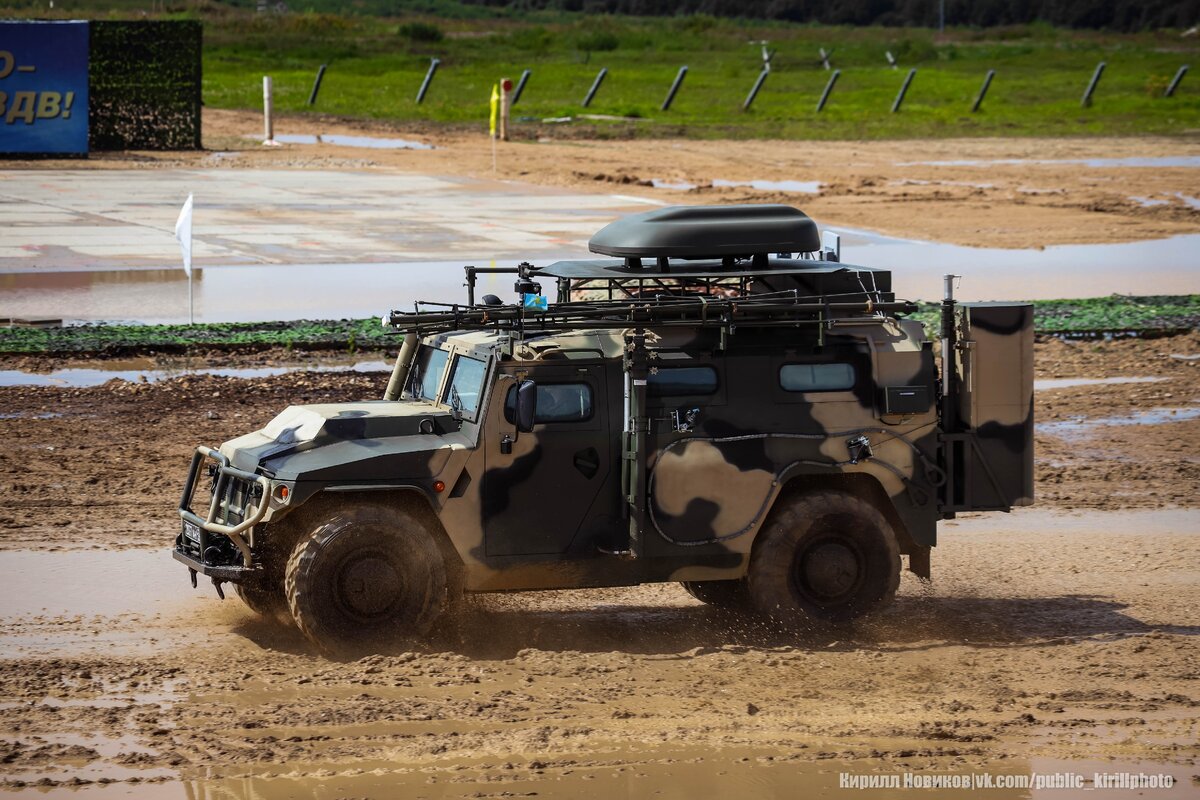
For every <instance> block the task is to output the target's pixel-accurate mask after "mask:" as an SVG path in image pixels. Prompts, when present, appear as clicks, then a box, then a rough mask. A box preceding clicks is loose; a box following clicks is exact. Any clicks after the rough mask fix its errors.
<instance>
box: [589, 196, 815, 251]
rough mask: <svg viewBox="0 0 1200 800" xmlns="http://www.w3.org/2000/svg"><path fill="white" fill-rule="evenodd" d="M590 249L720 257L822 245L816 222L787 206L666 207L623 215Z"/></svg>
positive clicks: (610, 225) (809, 248)
mask: <svg viewBox="0 0 1200 800" xmlns="http://www.w3.org/2000/svg"><path fill="white" fill-rule="evenodd" d="M588 247H589V249H591V251H592V252H593V253H600V254H601V255H606V256H617V257H620V258H685V259H698V258H723V257H727V256H754V255H769V254H774V253H815V252H817V251H818V250H820V249H821V237H820V235H819V234H818V232H817V224H816V223H815V222H813V221H812V220H811V219H810V218H809V217H808V215H806V214H805V213H804V212H803V211H801V210H800V209H798V208H792V207H791V206H785V205H757V206H669V207H667V208H658V209H655V210H653V211H646V212H644V213H641V214H631V215H629V216H626V217H621V218H620V219H618V220H617V221H615V222H612V223H610V224H608V225H606V226H605V227H603V228H601V229H600V230H599V231H598V232H597V233H596V235H595V236H593V237H592V239H591V241H590V242H588Z"/></svg>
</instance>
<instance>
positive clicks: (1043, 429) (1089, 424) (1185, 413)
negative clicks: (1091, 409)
mask: <svg viewBox="0 0 1200 800" xmlns="http://www.w3.org/2000/svg"><path fill="white" fill-rule="evenodd" d="M1194 419H1200V406H1190V407H1187V408H1152V409H1149V410H1147V411H1135V412H1133V413H1132V414H1128V415H1124V416H1119V417H1090V418H1089V417H1079V418H1076V419H1066V420H1056V421H1053V422H1039V423H1038V425H1037V429H1038V432H1039V433H1047V434H1049V435H1051V436H1059V437H1064V438H1071V437H1076V436H1094V435H1096V434H1097V433H1099V432H1100V430H1099V429H1101V428H1106V427H1113V428H1122V427H1126V426H1129V425H1170V424H1173V423H1176V422H1190V421H1192V420H1194Z"/></svg>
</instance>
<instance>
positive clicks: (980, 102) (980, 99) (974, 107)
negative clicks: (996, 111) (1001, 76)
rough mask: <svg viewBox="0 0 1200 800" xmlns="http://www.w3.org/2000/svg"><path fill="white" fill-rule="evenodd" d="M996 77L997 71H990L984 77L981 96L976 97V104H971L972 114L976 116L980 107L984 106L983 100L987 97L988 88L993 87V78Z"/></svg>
mask: <svg viewBox="0 0 1200 800" xmlns="http://www.w3.org/2000/svg"><path fill="white" fill-rule="evenodd" d="M994 77H996V70H994V69H989V70H988V71H987V75H984V76H983V86H980V87H979V94H977V95H976V96H975V102H974V103H972V104H971V113H972V114H974V113H975V112H976V111H978V110H979V106H981V105H983V98H984V97H986V96H987V90H988V87H989V86H991V85H992V78H994Z"/></svg>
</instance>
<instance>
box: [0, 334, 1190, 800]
mask: <svg viewBox="0 0 1200 800" xmlns="http://www.w3.org/2000/svg"><path fill="white" fill-rule="evenodd" d="M1173 354H1174V355H1176V356H1195V355H1196V354H1200V335H1196V334H1193V335H1190V336H1187V337H1176V338H1171V339H1158V340H1153V341H1148V342H1143V341H1123V342H1108V343H1064V342H1059V341H1053V342H1048V343H1042V344H1039V345H1038V377H1039V379H1043V380H1046V379H1067V378H1104V377H1119V376H1124V377H1156V378H1161V379H1163V380H1160V381H1157V382H1147V383H1117V384H1111V385H1100V386H1094V385H1093V386H1073V387H1061V388H1046V389H1043V390H1041V391H1039V392H1038V395H1037V400H1038V411H1037V414H1038V419H1039V421H1044V422H1046V423H1051V424H1050V425H1048V426H1043V427H1042V429H1041V431H1040V432H1039V435H1038V439H1037V444H1038V454H1037V461H1038V476H1037V492H1038V495H1039V505H1038V507H1036V508H1034V509H1030V510H1025V511H1020V512H1018V513H1015V514H1013V515H1011V516H1001V517H978V518H962V519H959V520H957V521H954V522H951V523H947V524H945V525H943V526H942V530H941V537H942V545H941V546H940V547H939V548H938V550H937V551H936V552H935V554H934V572H935V580H934V583H933V584H932V586H921V585H920V584H918V583H917V582H916V581H914V580H911V576H908V575H906V576H905V580H904V583H903V584H902V587H901V596H900V598H899V599H898V601H897V603H896V604H895V605H894V606H893V607H892V608H891V609H890V610H889V611H888V612H887V613H885V614H884V615H883V616H881V617H880V618H878V619H876V620H874V621H872V622H870V623H868V624H865V625H863V626H861V627H860V628H859V629H857V630H855V631H854V632H853V633H852V634H850V635H845V634H839V635H838V636H836V637H835V636H831V635H828V634H825V635H820V634H811V635H808V636H801V637H798V638H797V637H790V638H789V637H784V636H781V635H779V634H777V633H772V632H770V631H767V630H764V629H761V628H759V627H758V626H756V625H755V624H753V623H752V622H749V621H747V620H743V619H739V618H731V617H726V616H723V615H721V614H719V613H716V612H714V611H713V610H711V609H709V608H707V607H704V606H701V605H699V604H698V603H696V602H695V601H693V600H692V599H691V598H690V597H688V596H687V595H686V594H685V593H684V592H683V591H682V590H681V589H680V588H678V587H676V586H674V585H662V586H648V587H642V588H638V589H629V590H603V591H588V592H574V593H570V592H546V593H538V594H532V595H511V596H490V597H483V598H479V599H477V600H474V601H472V602H471V603H469V604H468V606H467V608H466V610H465V612H464V614H463V616H462V618H461V619H459V620H458V621H457V622H456V623H455V624H453V625H450V626H448V627H447V628H446V629H445V630H443V631H442V632H441V633H440V634H439V636H438V637H437V638H436V639H435V640H434V641H433V642H431V643H429V644H428V645H427V646H425V647H422V648H421V649H420V650H419V651H417V652H396V653H388V654H383V655H380V656H374V657H370V658H367V659H364V660H361V661H356V662H350V663H334V662H330V661H327V660H324V659H322V658H320V657H318V656H316V655H313V654H312V653H311V652H310V651H309V649H308V647H307V646H306V645H305V643H304V642H303V640H302V639H301V638H300V637H299V635H298V634H296V633H294V632H292V631H286V630H284V631H281V630H277V629H275V628H273V627H271V626H269V625H268V624H266V623H264V622H262V621H260V620H258V619H257V618H255V617H254V616H253V615H251V614H250V613H249V612H248V611H246V610H245V609H244V607H242V606H241V604H240V603H239V602H238V601H237V600H234V599H231V600H228V601H226V602H224V603H221V602H219V601H217V600H216V599H215V597H214V596H213V592H212V589H211V587H205V586H204V585H203V584H202V585H201V587H200V589H199V590H198V591H195V592H193V591H192V590H191V589H190V588H188V587H187V583H186V573H185V572H184V570H183V569H182V568H179V567H178V565H176V564H174V563H173V562H171V561H170V560H169V558H167V557H166V556H165V552H164V549H165V548H166V547H167V545H168V542H169V541H170V539H171V537H172V536H173V534H174V529H175V526H176V524H177V522H176V518H175V516H174V514H173V512H172V508H173V505H174V503H175V501H176V492H177V490H178V484H179V482H180V481H181V480H182V472H183V469H184V465H185V461H186V458H187V453H188V451H189V449H190V447H191V446H192V445H193V444H194V443H196V442H209V443H215V442H218V441H220V440H223V439H225V438H229V437H230V436H232V435H235V434H237V433H240V432H243V431H245V430H248V429H251V428H253V427H256V426H258V425H261V424H262V423H264V422H265V421H266V420H267V419H269V418H270V417H271V416H272V415H273V414H274V413H275V412H276V411H278V410H280V409H281V408H282V407H283V406H284V405H286V404H287V403H288V402H307V401H319V400H324V399H351V398H355V397H372V396H378V394H379V393H380V392H381V390H382V384H383V380H384V379H383V378H382V377H381V376H356V375H344V374H336V375H335V374H321V375H316V374H312V373H308V374H305V373H290V374H286V375H283V376H279V377H275V378H268V379H258V380H253V381H248V380H236V379H229V378H217V377H211V376H192V377H181V378H175V379H170V380H166V381H162V382H159V383H147V384H129V383H124V382H119V381H116V382H110V383H108V384H105V385H103V386H100V387H97V388H92V389H60V388H18V387H7V388H0V407H2V408H3V411H4V413H3V414H2V415H0V441H2V442H4V443H5V444H4V447H3V448H2V449H0V496H3V497H4V502H3V506H2V508H0V559H3V563H4V564H5V567H4V572H5V574H6V576H7V581H6V584H5V586H4V587H3V588H0V609H3V616H2V617H0V641H2V642H3V659H2V660H0V697H2V698H3V702H0V776H2V778H3V780H4V781H5V783H4V784H3V785H4V787H6V788H8V789H20V788H21V787H22V786H30V785H34V784H38V783H39V782H40V783H41V784H42V786H43V787H44V788H51V789H52V790H54V791H62V792H66V791H67V790H68V788H69V787H70V786H71V785H75V784H79V783H81V782H82V783H84V784H85V785H84V786H83V787H82V791H83V792H84V793H83V794H82V795H74V794H73V795H71V796H73V797H82V798H88V797H90V796H96V797H107V796H108V794H107V793H108V792H109V791H111V792H113V793H119V794H120V796H123V797H124V796H131V794H130V793H132V796H135V797H136V796H145V797H183V796H185V794H184V792H185V791H189V792H192V793H193V795H192V796H203V794H202V793H206V792H207V793H209V796H231V797H263V798H274V797H282V796H292V795H294V796H307V795H308V794H309V793H311V792H317V791H319V792H322V793H323V794H324V795H325V796H329V797H341V796H358V797H361V796H368V797H391V796H401V795H407V796H436V797H460V796H468V797H480V796H485V797H492V796H513V795H517V796H523V795H527V794H530V793H537V795H538V796H541V797H545V796H562V797H573V796H584V795H588V796H610V795H613V794H624V795H627V796H637V797H640V796H647V797H650V796H661V795H665V796H669V797H685V796H687V797H695V796H701V795H709V796H715V795H727V794H738V793H741V794H748V795H752V796H785V795H786V796H789V797H792V796H801V794H800V793H801V792H804V793H807V792H810V791H814V790H823V791H825V792H826V793H827V794H837V793H838V790H837V789H836V787H837V785H838V773H839V772H843V771H846V772H852V773H869V774H880V773H897V772H904V771H906V770H910V769H911V770H916V771H920V772H923V773H930V772H939V773H949V774H961V773H964V772H971V771H981V770H982V771H988V772H991V773H996V774H1000V773H1004V774H1013V775H1024V774H1027V773H1029V772H1030V771H1031V770H1041V771H1047V770H1050V771H1053V770H1061V769H1072V770H1076V771H1078V772H1086V773H1087V774H1088V776H1089V778H1090V775H1091V770H1092V768H1093V767H1094V768H1096V769H1101V770H1118V769H1127V768H1140V769H1142V771H1146V772H1150V771H1154V772H1160V771H1161V772H1168V773H1170V774H1172V775H1174V776H1175V777H1176V779H1177V780H1179V781H1180V783H1179V784H1177V786H1176V788H1175V789H1174V790H1171V791H1169V792H1165V791H1157V792H1153V791H1152V792H1147V793H1145V794H1143V795H1141V796H1148V797H1182V796H1187V795H1194V793H1195V792H1196V791H1197V787H1198V786H1200V777H1198V776H1200V767H1198V766H1197V763H1196V759H1197V755H1198V753H1197V748H1196V744H1195V742H1196V736H1195V732H1196V730H1197V727H1198V726H1200V686H1197V680H1198V676H1197V670H1196V664H1197V663H1198V662H1200V648H1198V647H1197V644H1196V643H1197V641H1198V639H1197V635H1198V634H1200V582H1198V580H1197V577H1198V574H1200V572H1198V571H1200V543H1198V541H1197V537H1196V533H1197V530H1198V528H1200V525H1198V523H1200V510H1198V506H1200V501H1197V497H1198V491H1197V490H1198V489H1200V458H1198V457H1197V456H1196V455H1195V452H1196V449H1197V446H1200V422H1197V421H1196V417H1195V416H1194V415H1195V413H1196V409H1197V408H1200V377H1198V374H1200V366H1197V360H1195V359H1190V360H1189V359H1185V358H1173V357H1172V355H1173ZM270 357H271V356H270V354H268V355H266V356H261V355H260V356H253V357H247V360H248V361H249V360H252V361H253V362H254V363H260V362H262V361H263V360H264V359H269V358H270ZM0 366H4V367H7V368H13V367H15V366H21V367H24V368H39V367H41V368H48V367H51V366H61V364H49V363H46V362H41V363H39V362H37V361H30V360H25V361H22V362H20V363H19V364H17V363H11V362H10V363H8V364H4V365H0ZM92 366H96V365H94V364H93V365H92ZM1154 409H1174V411H1173V412H1171V411H1167V412H1164V413H1165V416H1164V417H1163V419H1164V420H1166V421H1163V422H1161V423H1160V424H1138V423H1139V422H1145V421H1147V418H1145V417H1144V415H1145V414H1146V412H1149V411H1152V410H1154ZM1139 414H1140V415H1142V416H1139ZM1150 419H1153V418H1150ZM1172 419H1174V420H1175V421H1171V420H1172ZM1063 422H1069V423H1074V427H1070V426H1069V425H1068V426H1062V425H1060V426H1059V427H1058V428H1055V427H1054V425H1053V424H1054V423H1063ZM1129 423H1133V424H1129ZM92 781H103V782H108V781H116V783H114V784H112V785H106V784H104V783H89V782H92ZM989 794H990V795H991V796H996V797H1006V796H1028V795H1027V793H1021V792H1017V793H1015V794H1011V795H1010V794H1006V793H1003V792H992V793H989ZM38 796H40V795H38ZM114 796H115V794H114ZM867 796H871V797H887V796H890V795H889V794H888V793H886V792H883V793H878V792H877V793H868V795H867ZM935 796H937V795H936V794H935ZM942 796H950V795H942ZM1049 796H1055V795H1049ZM1104 796H1108V797H1122V796H1134V795H1132V794H1128V795H1126V794H1122V793H1119V792H1106V793H1104Z"/></svg>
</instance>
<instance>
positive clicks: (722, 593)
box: [681, 580, 750, 610]
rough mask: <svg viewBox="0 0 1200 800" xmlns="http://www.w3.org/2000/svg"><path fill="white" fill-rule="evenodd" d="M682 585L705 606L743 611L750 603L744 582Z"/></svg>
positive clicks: (710, 582)
mask: <svg viewBox="0 0 1200 800" xmlns="http://www.w3.org/2000/svg"><path fill="white" fill-rule="evenodd" d="M681 583H682V585H683V588H684V589H685V590H686V591H687V593H688V594H690V595H691V596H692V597H694V598H696V599H697V600H699V601H700V602H701V603H704V604H705V605H709V606H714V607H716V608H726V609H730V610H742V609H745V608H746V607H747V606H748V605H749V603H750V597H749V595H748V593H747V592H746V582H745V581H744V580H736V581H681Z"/></svg>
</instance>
